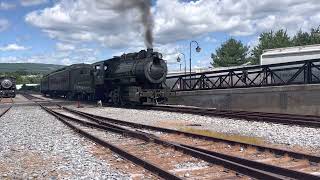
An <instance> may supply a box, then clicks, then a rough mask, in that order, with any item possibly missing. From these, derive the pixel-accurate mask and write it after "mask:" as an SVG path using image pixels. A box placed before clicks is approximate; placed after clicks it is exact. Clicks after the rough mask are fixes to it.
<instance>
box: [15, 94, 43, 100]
mask: <svg viewBox="0 0 320 180" xmlns="http://www.w3.org/2000/svg"><path fill="white" fill-rule="evenodd" d="M21 95H22V96H23V97H25V98H26V99H28V100H31V101H47V100H46V99H43V98H40V97H37V96H33V95H31V94H28V93H21Z"/></svg>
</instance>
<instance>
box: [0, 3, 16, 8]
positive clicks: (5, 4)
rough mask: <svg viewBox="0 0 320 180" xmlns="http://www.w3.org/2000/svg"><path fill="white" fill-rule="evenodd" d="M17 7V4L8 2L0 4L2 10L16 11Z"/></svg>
mask: <svg viewBox="0 0 320 180" xmlns="http://www.w3.org/2000/svg"><path fill="white" fill-rule="evenodd" d="M15 7H16V5H15V4H11V3H6V2H0V10H1V9H2V10H9V9H14V8H15Z"/></svg>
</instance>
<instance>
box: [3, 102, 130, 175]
mask: <svg viewBox="0 0 320 180" xmlns="http://www.w3.org/2000/svg"><path fill="white" fill-rule="evenodd" d="M93 146H94V143H92V142H90V141H88V140H86V139H85V138H82V137H80V136H78V135H77V134H75V133H73V131H72V130H71V129H69V128H68V127H66V126H65V125H63V124H62V123H61V122H59V121H58V120H57V119H55V118H54V117H53V116H51V115H49V114H47V113H46V112H45V111H43V110H42V109H40V107H38V106H18V107H13V108H12V109H11V110H10V111H9V112H8V113H7V114H5V115H4V116H3V117H1V118H0V179H3V178H5V179H6V178H9V179H28V178H31V179H32V178H36V179H43V178H44V179H64V178H67V179H130V176H129V175H126V174H123V173H121V172H120V171H116V170H113V169H112V168H111V167H110V165H108V164H107V162H105V161H104V160H102V159H99V158H97V157H96V156H94V155H93V154H92V153H91V152H90V148H92V147H93Z"/></svg>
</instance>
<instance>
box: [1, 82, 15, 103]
mask: <svg viewBox="0 0 320 180" xmlns="http://www.w3.org/2000/svg"><path fill="white" fill-rule="evenodd" d="M14 97H16V78H14V77H0V98H14Z"/></svg>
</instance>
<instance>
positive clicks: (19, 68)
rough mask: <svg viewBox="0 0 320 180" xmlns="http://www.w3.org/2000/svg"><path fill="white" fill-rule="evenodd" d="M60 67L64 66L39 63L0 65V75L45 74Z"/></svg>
mask: <svg viewBox="0 0 320 180" xmlns="http://www.w3.org/2000/svg"><path fill="white" fill-rule="evenodd" d="M62 67H64V66H63V65H55V64H40V63H0V73H8V72H27V73H31V74H47V73H49V72H51V71H54V70H57V69H59V68H62Z"/></svg>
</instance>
